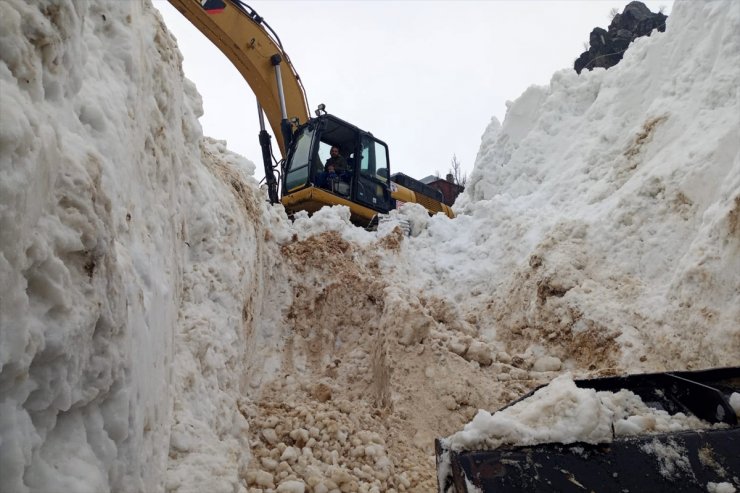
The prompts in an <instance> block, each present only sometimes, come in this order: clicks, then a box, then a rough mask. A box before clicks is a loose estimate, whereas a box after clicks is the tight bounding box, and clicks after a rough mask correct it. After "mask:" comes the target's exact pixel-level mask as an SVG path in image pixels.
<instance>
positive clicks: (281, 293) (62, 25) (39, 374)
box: [0, 0, 740, 492]
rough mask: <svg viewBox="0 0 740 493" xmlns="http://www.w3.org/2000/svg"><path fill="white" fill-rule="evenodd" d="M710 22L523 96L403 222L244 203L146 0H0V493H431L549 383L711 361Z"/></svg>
mask: <svg viewBox="0 0 740 493" xmlns="http://www.w3.org/2000/svg"><path fill="white" fill-rule="evenodd" d="M739 32H740V4H737V3H735V2H729V1H715V2H702V3H699V2H691V1H683V2H682V1H677V2H676V4H675V6H674V10H673V12H672V13H671V16H670V18H669V21H668V27H667V30H666V32H665V33H660V34H658V33H655V34H654V35H653V36H652V37H650V38H642V39H639V40H637V41H636V42H635V43H634V44H633V46H632V47H631V48H630V50H629V51H628V52H627V53H626V56H625V58H624V60H623V61H622V62H621V63H620V64H619V65H618V66H616V67H614V68H612V69H610V70H608V71H604V70H595V71H593V72H589V73H584V74H582V75H580V76H577V75H576V74H575V73H573V72H572V71H571V70H564V71H562V72H558V73H556V74H555V75H554V77H553V79H552V82H551V84H550V86H548V87H532V88H530V89H529V90H528V91H526V92H525V93H524V94H523V95H522V96H521V97H520V98H519V99H517V100H516V101H514V102H513V103H512V104H511V105H510V106H509V110H508V112H507V115H506V118H505V120H504V122H503V125H499V123H498V122H497V121H495V120H494V121H492V123H491V125H490V126H489V128H488V129H487V130H486V132H485V133H484V135H483V139H482V145H481V149H480V152H479V155H478V158H477V161H476V165H475V169H474V171H473V173H472V176H471V179H470V184H469V186H468V189H467V191H466V193H465V195H464V196H463V197H462V198H461V199H460V201H459V203H458V204H457V206H456V209H457V212H458V214H459V217H458V218H457V219H455V220H453V221H450V220H448V219H446V218H443V217H434V218H431V219H430V218H427V217H426V216H425V214H424V213H423V212H421V213H420V211H419V210H418V209H417V208H414V207H409V208H408V210H407V211H405V212H404V214H406V215H407V216H408V217H410V218H411V219H412V221H413V223H414V232H413V236H412V237H410V238H404V237H402V236H400V235H398V232H397V231H395V232H394V231H390V232H389V231H385V232H383V233H381V234H380V235H375V234H370V233H366V232H364V231H361V230H357V229H356V228H353V227H351V226H350V225H349V224H348V221H347V213H346V209H342V208H337V209H334V210H325V211H322V212H321V213H319V214H316V215H315V216H314V217H313V218H310V219H309V218H306V217H299V219H298V220H297V221H296V222H295V223H294V224H291V223H289V222H288V221H287V220H286V218H285V215H284V214H283V213H282V211H281V210H280V208H279V207H276V208H270V207H268V206H267V205H266V204H265V202H264V194H263V193H262V192H261V191H260V190H259V189H258V187H257V184H256V182H255V180H254V179H253V178H252V175H253V171H254V166H253V164H251V163H250V162H249V161H247V160H245V159H244V158H241V157H239V156H236V155H234V154H231V153H229V152H228V151H227V150H226V149H225V146H224V144H223V143H220V142H216V141H213V140H210V139H208V138H204V137H203V136H202V132H201V129H200V126H199V125H198V123H197V118H198V116H199V115H200V114H202V108H201V103H200V101H199V96H198V94H197V92H196V90H195V88H194V87H193V85H192V84H191V83H189V82H188V81H186V80H185V79H184V78H183V74H182V69H181V55H180V54H179V52H178V50H177V48H176V44H175V42H174V40H173V38H172V36H171V35H170V34H169V33H168V32H167V30H166V28H165V26H164V25H163V24H162V21H161V19H160V17H159V15H158V14H157V13H156V11H155V10H154V9H153V8H152V6H151V5H150V4H149V2H145V1H127V2H117V1H111V2H68V1H43V0H40V1H38V2H34V3H32V4H29V3H26V2H24V1H21V0H4V1H3V2H2V3H0V62H1V63H0V108H1V109H2V112H1V113H0V119H1V120H0V123H1V125H0V232H1V233H2V234H1V236H0V286H2V294H1V295H0V365H2V366H1V367H2V372H1V373H0V391H1V392H2V393H1V394H0V440H2V441H1V442H0V477H1V478H2V479H0V491H2V492H6V491H7V492H25V491H48V490H49V489H54V490H67V491H80V492H82V491H90V492H100V491H162V490H168V491H229V492H230V491H246V490H247V488H257V487H260V488H264V489H269V488H276V487H278V483H280V484H282V486H281V487H282V488H283V491H303V490H300V488H301V484H302V485H304V486H303V487H304V488H306V491H324V489H325V491H329V490H330V489H331V487H332V486H336V487H338V488H344V489H346V490H348V491H352V488H356V490H357V491H432V490H433V489H434V461H433V453H432V451H431V445H432V440H433V438H434V437H435V436H446V435H449V434H450V433H452V432H454V431H456V430H458V429H459V428H460V427H461V426H462V425H463V424H464V423H466V422H467V421H469V420H470V419H472V417H473V416H474V415H475V413H476V411H477V409H479V408H482V409H496V408H497V407H499V406H501V405H503V404H505V403H506V402H508V401H510V400H511V399H513V398H516V397H518V396H519V395H521V394H522V393H524V392H526V391H527V390H529V389H531V388H532V387H534V386H536V385H538V384H541V383H545V382H548V381H550V380H551V379H552V378H554V377H555V376H557V375H559V374H560V373H561V372H562V371H563V370H570V371H572V372H574V373H576V374H582V375H587V374H614V373H622V372H625V371H638V370H661V369H692V368H706V367H712V366H724V365H731V364H737V355H738V354H740V323H739V320H740V294H739V293H740V289H739V287H740V274H739V273H740V225H739V223H740V192H739V190H740V157H739V156H740V154H739V152H738V149H739V148H738V145H739V144H738V138H737V136H738V134H739V131H740V122H739V121H738V115H740V107H739V103H738V83H739V82H740V75H739V74H740V60H738V58H739V57H740V39H739V35H738V33H739ZM287 444H291V445H287ZM283 464H285V466H283ZM291 488H292V489H291Z"/></svg>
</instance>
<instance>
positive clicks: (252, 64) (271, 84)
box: [169, 0, 309, 158]
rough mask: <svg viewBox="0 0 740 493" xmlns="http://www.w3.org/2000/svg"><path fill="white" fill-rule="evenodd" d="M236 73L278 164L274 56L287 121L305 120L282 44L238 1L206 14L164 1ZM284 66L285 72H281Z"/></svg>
mask: <svg viewBox="0 0 740 493" xmlns="http://www.w3.org/2000/svg"><path fill="white" fill-rule="evenodd" d="M169 2H170V4H172V5H173V6H174V7H175V8H176V9H177V10H178V11H179V12H180V13H181V14H182V15H184V16H185V18H186V19H188V21H190V23H191V24H193V26H195V27H196V28H197V29H198V30H199V31H200V32H201V33H203V34H204V35H205V36H206V37H207V38H208V39H209V40H210V41H211V42H212V43H213V44H214V45H215V46H216V47H218V49H219V50H220V51H221V52H222V53H223V54H224V55H225V56H226V58H228V59H229V61H230V62H231V63H232V64H233V65H234V67H236V69H237V70H238V71H239V73H240V74H241V75H242V77H244V80H245V81H246V82H247V84H248V85H249V87H250V88H251V89H252V92H253V93H254V95H255V97H256V98H257V102H258V103H259V105H260V106H261V107H262V110H263V111H264V112H265V116H266V117H267V121H268V122H269V124H270V127H271V128H272V132H273V135H275V136H276V137H278V138H277V139H276V140H277V143H278V147H279V148H280V153H281V155H282V157H283V158H285V156H286V155H287V151H288V150H287V148H286V145H285V142H284V140H283V139H282V138H280V136H282V135H283V131H282V128H281V124H282V121H283V118H282V112H281V105H280V89H278V85H277V82H276V77H275V67H274V62H275V59H276V58H275V55H279V59H280V60H281V62H280V65H281V66H282V67H283V69H282V70H281V76H282V86H283V87H282V91H283V95H284V98H285V109H286V113H287V115H286V116H287V118H288V119H290V120H292V119H297V120H298V123H299V124H302V123H305V122H307V121H308V119H309V111H308V101H307V98H306V92H305V90H304V87H303V84H302V82H301V80H300V77H299V76H298V74H297V72H296V70H295V68H294V67H293V64H292V62H291V61H290V58H289V57H288V55H287V54H286V53H285V51H284V50H283V48H282V43H281V42H280V39H279V38H278V37H277V35H276V34H275V32H274V31H273V30H272V28H271V27H270V26H269V25H268V24H267V23H266V22H265V21H264V19H263V18H262V17H261V16H259V15H258V14H257V12H256V11H255V10H254V9H253V8H251V7H249V6H248V5H246V4H245V3H244V2H242V1H241V0H222V1H221V3H223V6H224V8H223V9H219V10H218V11H213V13H210V12H209V11H207V10H206V9H205V7H204V6H203V4H202V2H201V0H169ZM285 66H287V67H288V68H289V70H284V67H285Z"/></svg>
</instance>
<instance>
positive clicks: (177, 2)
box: [169, 0, 454, 227]
mask: <svg viewBox="0 0 740 493" xmlns="http://www.w3.org/2000/svg"><path fill="white" fill-rule="evenodd" d="M169 2H170V3H171V4H172V5H173V6H174V7H175V8H176V9H177V10H178V11H180V13H182V14H183V15H184V16H185V17H186V18H187V19H188V20H189V21H190V22H191V23H192V24H193V25H194V26H195V27H196V28H197V29H198V30H199V31H200V32H201V33H203V34H204V35H205V36H206V37H207V38H208V39H209V40H210V41H211V42H212V43H213V44H214V45H216V46H217V47H218V48H219V49H220V50H221V52H222V53H223V54H224V55H226V57H227V58H228V59H229V60H230V61H231V63H232V64H234V66H235V67H236V69H237V70H238V71H239V73H240V74H241V75H242V77H244V80H246V81H247V84H249V87H250V88H251V89H252V91H253V92H254V94H255V96H256V97H257V104H258V114H259V123H260V134H259V141H260V146H261V148H262V160H263V164H264V167H265V182H266V184H267V189H268V196H269V199H270V202H272V203H276V202H278V200H280V201H281V202H282V204H283V206H284V207H285V209H286V211H287V212H288V214H294V213H296V212H298V211H307V212H308V213H313V212H316V211H317V210H319V209H320V208H321V207H323V206H327V205H328V206H331V205H340V204H341V205H346V206H347V207H349V209H350V213H351V219H352V221H353V222H354V223H355V224H358V225H361V226H365V227H372V226H374V225H375V224H377V221H378V219H379V218H380V217H381V216H382V215H384V214H387V213H388V212H389V211H390V210H392V209H395V208H397V207H399V206H401V205H403V204H404V203H418V204H421V205H423V206H424V207H425V208H426V209H427V210H428V211H429V213H430V214H436V213H439V212H441V213H443V214H446V215H447V216H448V217H454V214H453V212H452V209H450V207H448V206H447V205H445V204H444V203H442V200H443V196H442V192H441V191H439V190H436V189H434V188H432V187H430V186H428V185H426V184H424V183H422V182H420V181H418V180H415V179H413V178H411V177H409V176H407V175H404V174H402V173H396V174H391V171H390V156H389V153H388V146H387V145H386V144H385V142H383V141H382V140H380V139H378V138H376V137H374V136H373V135H372V134H371V133H370V132H367V131H364V130H361V129H360V128H358V127H356V126H354V125H352V124H351V123H348V122H346V121H344V120H342V119H340V118H337V117H336V116H333V115H330V114H328V113H326V111H325V106H324V105H323V104H322V105H319V107H318V109H317V110H316V111H315V116H313V117H312V116H310V113H309V109H308V102H307V99H306V93H305V90H304V88H303V85H302V83H301V79H300V77H299V76H298V74H297V72H296V71H295V69H294V67H293V64H292V63H291V61H290V58H289V57H288V56H287V55H286V53H285V50H284V49H283V47H282V43H281V42H280V38H279V37H278V36H277V34H276V33H275V32H274V31H273V30H272V28H271V27H270V26H269V24H267V22H265V20H264V19H263V18H262V17H261V16H259V15H258V14H257V12H255V11H254V10H253V9H252V8H251V7H249V6H248V5H246V4H245V3H243V2H241V1H240V0H169ZM263 114H264V116H267V121H268V122H269V124H270V127H271V128H272V132H273V134H274V135H276V136H279V137H278V138H277V142H278V147H279V149H280V154H281V156H282V159H280V160H274V159H273V156H272V146H271V136H270V135H269V133H268V132H267V130H266V129H265V121H264V116H263ZM332 147H336V148H338V149H339V152H340V156H341V158H342V160H343V162H344V163H346V170H343V172H342V173H341V174H336V176H335V175H334V174H328V173H327V171H326V170H325V165H324V163H325V162H326V160H327V159H328V158H329V157H330V151H331V148H332ZM276 175H277V176H276ZM278 190H280V194H281V198H280V199H278Z"/></svg>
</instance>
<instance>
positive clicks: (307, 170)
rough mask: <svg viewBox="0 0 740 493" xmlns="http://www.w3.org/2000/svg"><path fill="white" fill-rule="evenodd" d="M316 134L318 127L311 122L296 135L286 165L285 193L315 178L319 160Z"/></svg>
mask: <svg viewBox="0 0 740 493" xmlns="http://www.w3.org/2000/svg"><path fill="white" fill-rule="evenodd" d="M315 134H316V127H315V126H314V125H311V124H309V125H306V126H305V127H303V128H302V129H301V131H300V132H298V133H297V135H295V136H294V140H293V143H292V145H291V149H290V153H289V156H288V163H287V166H286V171H287V173H286V175H285V182H284V184H283V194H285V193H290V192H292V191H294V190H299V189H301V188H303V187H305V186H306V185H307V184H308V183H309V180H312V179H313V176H314V175H315V173H316V170H315V168H316V162H317V156H316V153H315V152H314V147H315V145H314V140H315V139H314V137H315ZM319 165H320V163H319Z"/></svg>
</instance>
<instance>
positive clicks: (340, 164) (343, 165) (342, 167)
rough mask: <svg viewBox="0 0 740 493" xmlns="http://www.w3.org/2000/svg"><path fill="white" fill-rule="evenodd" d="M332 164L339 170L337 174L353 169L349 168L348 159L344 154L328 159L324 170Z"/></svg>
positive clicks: (335, 169)
mask: <svg viewBox="0 0 740 493" xmlns="http://www.w3.org/2000/svg"><path fill="white" fill-rule="evenodd" d="M330 164H333V165H334V171H336V172H337V174H341V173H344V172H345V171H351V170H350V169H349V165H348V164H347V160H346V159H344V156H341V155H340V156H336V157H330V158H329V159H327V160H326V164H325V165H324V170H326V168H328V167H329V165H330Z"/></svg>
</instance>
